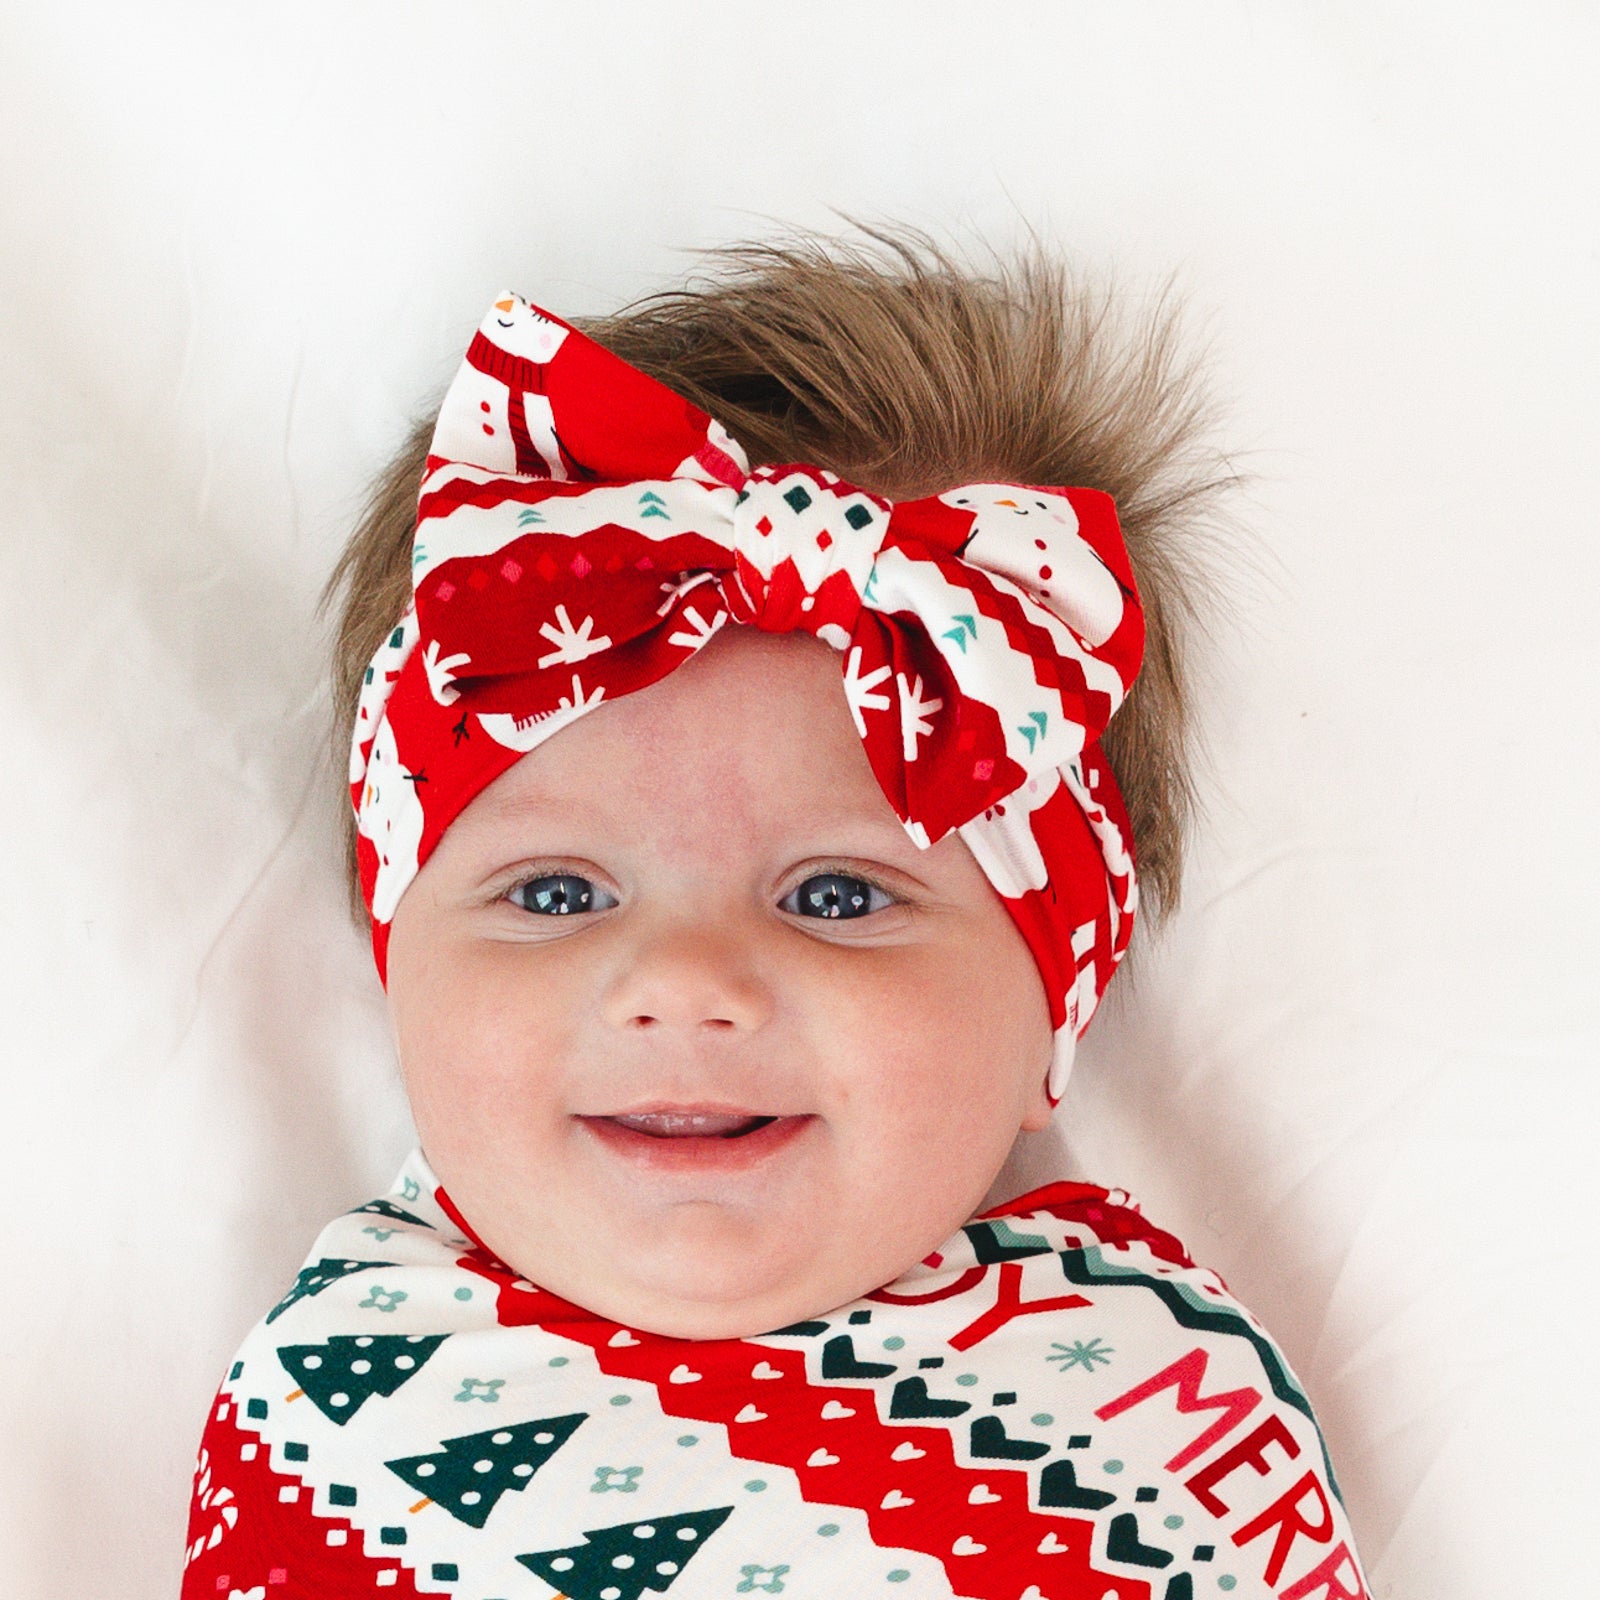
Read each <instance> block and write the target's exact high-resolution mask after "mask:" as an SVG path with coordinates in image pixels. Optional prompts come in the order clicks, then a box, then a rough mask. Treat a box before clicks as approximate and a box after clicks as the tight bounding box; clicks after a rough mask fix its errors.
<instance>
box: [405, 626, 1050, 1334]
mask: <svg viewBox="0 0 1600 1600" xmlns="http://www.w3.org/2000/svg"><path fill="white" fill-rule="evenodd" d="M388 970H389V1000H390V1005H391V1009H392V1013H393V1018H394V1025H395V1031H396V1036H397V1039H398V1042H399V1050H400V1061H401V1068H402V1071H403V1073H404V1076H405V1082H406V1089H407V1092H408V1094H409V1095H410V1099H411V1106H412V1111H413V1113H414V1115H415V1117H416V1122H417V1127H418V1131H419V1132H420V1134H421V1137H422V1144H423V1149H424V1151H425V1153H426V1154H427V1156H428V1159H429V1160H430V1162H431V1163H432V1165H433V1168H434V1170H435V1171H436V1172H437V1173H438V1174H439V1176H440V1179H441V1180H442V1182H443V1183H444V1185H445V1187H446V1189H447V1190H448V1191H449V1192H450V1194H451V1196H452V1198H453V1199H454V1200H455V1202H456V1204H457V1205H459V1206H460V1207H461V1209H462V1211H463V1212H464V1214H465V1215H466V1217H467V1219H468V1220H469V1221H470V1222H471V1224H472V1226H473V1228H474V1229H475V1230H476V1231H477V1233H478V1234H479V1236H480V1237H481V1238H482V1239H483V1240H484V1242H485V1243H486V1244H487V1245H488V1246H489V1247H490V1248H491V1249H492V1250H494V1251H495V1252H496V1253H497V1254H498V1255H499V1256H500V1257H501V1258H502V1259H503V1260H504V1261H506V1262H507V1263H508V1264H509V1265H511V1266H512V1267H514V1268H515V1269H516V1270H517V1271H518V1272H520V1273H522V1274H523V1275H524V1276H525V1277H527V1278H529V1279H531V1280H533V1281H534V1282H536V1283H538V1284H540V1285H541V1286H543V1287H544V1288H547V1289H549V1290H551V1291H553V1292H554V1293H556V1294H559V1295H561V1296H563V1297H565V1298H566V1299H569V1300H573V1301H575V1302H577V1303H579V1304H580V1305H583V1306H585V1307H587V1308H589V1309H590V1310H592V1311H595V1312H597V1313H599V1314H601V1315H603V1316H606V1317H609V1318H612V1319H614V1320H616V1321H619V1322H624V1323H627V1324H629V1325H630V1326H633V1327H638V1328H643V1329H648V1330H651V1331H653V1332H658V1333H665V1334H670V1335H675V1336H679V1337H684V1338H722V1337H730V1338H731V1337H739V1336H743V1335H746V1334H752V1333H759V1332H765V1331H768V1330H770V1329H773V1328H777V1327H782V1326H784V1325H785V1324H787V1323H791V1322H795V1321H799V1320H801V1319H803V1318H805V1317H807V1316H814V1315H816V1314H818V1313H821V1312H824V1311H828V1310H831V1309H833V1308H834V1307H835V1306H838V1305H841V1304H843V1303H844V1302H845V1301H847V1300H850V1299H853V1298H855V1297H856V1296H858V1295H860V1294H863V1293H865V1292H867V1291H868V1290H871V1289H873V1288H876V1287H877V1286H879V1285H880V1284H883V1283H887V1282H889V1281H891V1280H892V1279H894V1278H896V1277H897V1276H899V1275H900V1273H902V1272H903V1271H905V1270H906V1268H908V1267H910V1266H911V1265H912V1264H914V1263H915V1262H916V1261H918V1260H920V1259H921V1258H922V1257H924V1256H925V1255H927V1254H928V1253H929V1252H930V1251H931V1250H933V1249H934V1248H935V1247H936V1246H937V1245H938V1244H939V1243H940V1242H941V1241H943V1240H944V1239H946V1238H947V1237H948V1236H949V1235H950V1234H951V1233H953V1232H954V1231H955V1230H956V1229H957V1228H958V1227H960V1225H961V1224H962V1223H963V1222H965V1221H967V1219H968V1218H969V1217H970V1216H971V1215H972V1213H973V1211H974V1210H975V1209H976V1207H977V1206H978V1204H979V1202H980V1201H981V1200H982V1198H983V1195H984V1193H985V1191H986V1190H987V1189H988V1187H989V1185H990V1183H991V1182H992V1181H993V1179H994V1177H995V1174H996V1173H997V1172H998V1170H999V1168H1000V1165H1001V1163H1002V1162H1003V1161H1004V1159H1005V1156H1006V1153H1007V1151H1008V1150H1009V1149H1010V1147H1011V1144H1012V1141H1013V1139H1014V1137H1015V1136H1016V1134H1017V1132H1018V1130H1019V1129H1021V1128H1030V1129H1037V1128H1041V1127H1043V1126H1044V1125H1045V1123H1046V1122H1047V1121H1048V1118H1049V1114H1050V1110H1049V1103H1048V1101H1047V1099H1046V1098H1045V1093H1044V1084H1045V1076H1046V1072H1047V1069H1048V1065H1049V1059H1050V1047H1051V1035H1050V1022H1049V1014H1048V1010H1047V1007H1046V1002H1045V995H1044V988H1043V985H1042V983H1041V982H1040V979H1039V976H1038V972H1037V970H1036V968H1035V966H1034V963H1033V959H1032V956H1031V955H1030V954H1029V951H1028V948H1027V945H1026V944H1025V943H1024V942H1023V939H1022V936H1021V934H1019V933H1018V932H1017V930H1016V927H1015V926H1014V924H1013V923H1012V921H1011V919H1010V917H1009V916H1008V915H1007V913H1006V911H1005V909H1004V907H1003V905H1002V904H1001V902H1000V900H999V898H998V897H997V896H996V895H995V893H994V891H993V890H992V889H991V888H990V886H989V883H988V881H987V879H986V878H985V877H984V876H983V874H982V872H981V871H980V870H979V868H978V866H977V864H976V863H975V862H974V861H973V859H972V857H971V856H970V855H969V854H968V852H967V849H966V846H965V845H964V844H962V843H961V841H960V840H959V839H958V838H956V837H955V836H954V835H951V836H950V837H948V838H946V839H944V840H942V841H941V842H940V843H938V844H936V845H935V846H933V848H932V849H930V850H918V849H917V848H916V846H915V845H913V844H912V842H911V841H910V839H909V838H907V836H906V833H905V830H904V829H903V828H902V827H901V825H900V823H899V821H898V820H897V818H896V817H895V814H894V812H893V811H892V810H891V809H890V807H889V804H888V802H887V801H886V800H885V799H884V796H883V793H882V791H881V790H880V789H879V788H878V785H877V782H876V780H875V779H874V777H873V775H872V769H871V767H870V766H869V765H868V763H867V758H866V754H865V752H864V751H863V749H862V747H861V741H860V739H859V738H858V737H857V735H856V731H855V728H854V726H853V724H852V722H851V718H850V712H849V709H848V707H847V705H846V703H845V698H844V694H843V691H842V689H841V686H840V678H839V665H838V657H837V654H836V653H835V652H834V651H832V650H830V649H829V648H828V647H827V646H825V645H822V644H819V643H818V642H817V641H815V640H812V639H808V638H803V637H799V636H794V635H769V634H761V633H757V632H755V631H754V630H751V629H747V628H739V627H729V628H726V629H724V630H723V632H722V633H720V634H719V635H718V636H717V637H716V638H715V639H714V640H713V641H712V642H711V643H710V644H709V645H708V646H707V647H706V648H705V649H704V650H703V651H702V652H701V653H700V655H699V656H697V657H696V658H695V659H694V660H692V661H690V662H688V663H686V664H685V665H684V666H683V667H681V668H679V669H678V670H677V671H676V672H674V673H673V674H672V675H671V676H670V677H668V678H666V679H664V680H663V681H662V682H660V683H658V684H656V685H654V686H653V687H651V688H649V689H645V690H642V691H641V692H639V693H637V694H634V695H630V696H628V697H626V698H625V699H622V700H618V701H616V702H614V703H610V704H606V705H603V706H601V707H599V708H598V709H597V710H595V711H593V712H590V713H589V714H588V715H586V716H585V717H583V718H582V719H580V720H579V721H578V722H576V723H574V724H573V725H572V726H570V727H568V728H564V729H563V730H562V731H561V732H560V733H558V734H556V735H555V736H554V737H553V738H551V739H550V741H549V742H548V743H546V744H544V745H541V746H540V747H539V748H538V749H536V750H534V751H533V752H532V753H531V754H530V755H528V756H526V757H524V758H523V760H522V761H520V762H519V763H518V764H517V765H516V766H514V767H513V768H511V770H510V771H508V772H507V773H505V775H504V776H502V777H501V778H500V779H499V780H498V781H497V782H495V783H494V784H493V785H491V786H490V787H489V788H488V789H486V790H485V791H484V792H483V793H482V794H481V795H479V796H478V798H477V799H476V800H474V801H473V803H472V804H471V805H470V806H468V807H467V808H466V810H465V811H463V812H462V813H461V815H460V816H459V817H458V818H457V819H456V821H455V822H454V823H453V824H452V825H451V827H450V829H449V831H448V832H447V833H446V834H445V836H444V838H443V840H442V841H441V842H440V844H439V846H438V848H437V849H436V850H435V851H434V853H433V855H432V856H431V857H430V858H429V859H428V861H427V862H426V863H425V864H424V866H423V868H422V870H421V872H420V873H419V874H418V875H417V877H416V879H415V881H414V882H413V883H412V885H411V887H410V888H409V889H408V890H407V891H406V893H405V895H404V897H403V898H402V900H401V902H400V906H399V909H398V911H397V913H396V915H395V918H394V923H393V928H392V936H391V940H390V945H389V969H388ZM746 1129H750V1130H751V1131H745V1130H746Z"/></svg>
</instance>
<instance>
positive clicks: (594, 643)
mask: <svg viewBox="0 0 1600 1600" xmlns="http://www.w3.org/2000/svg"><path fill="white" fill-rule="evenodd" d="M539 632H540V633H542V634H543V635H544V636H545V638H547V639H548V640H549V641H550V642H551V644H553V645H554V646H555V649H554V650H551V651H549V652H547V653H546V654H545V655H542V656H540V657H539V665H540V666H541V667H549V666H553V665H554V664H555V663H556V662H558V661H562V662H576V661H583V660H585V659H586V658H587V657H589V656H592V655H598V654H599V653H600V652H601V651H602V650H609V649H610V648H611V636H610V635H609V634H604V633H603V634H601V635H600V637H599V638H598V639H596V638H593V637H591V635H592V634H593V633H594V618H593V617H585V618H584V619H583V621H582V622H581V623H579V624H578V625H577V626H576V627H574V626H573V623H572V618H571V617H570V616H568V615H567V608H566V607H565V606H557V607H556V618H555V621H554V622H553V623H551V622H541V623H540V624H539Z"/></svg>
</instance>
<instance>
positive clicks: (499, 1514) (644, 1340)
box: [183, 1153, 1367, 1600]
mask: <svg viewBox="0 0 1600 1600" xmlns="http://www.w3.org/2000/svg"><path fill="white" fill-rule="evenodd" d="M187 1556H188V1562H187V1567H186V1572H185V1579H184V1585H183V1595H184V1600H213V1597H218V1596H220V1597H222V1600H311V1597H316V1600H329V1597H334V1596H349V1595H363V1596H365V1595H376V1596H394V1597H400V1596H422V1595H432V1596H449V1597H459V1600H550V1597H552V1596H558V1595H559V1596H564V1597H566V1600H643V1597H645V1596H649V1595H658V1594H664V1595H668V1596H670V1600H732V1597H735V1596H738V1595H784V1596H786V1597H787V1600H851V1597H857V1596H863V1597H875V1596H889V1597H897V1600H934V1597H941V1600H942V1597H947V1596H967V1597H971V1600H1211V1597H1214V1596H1227V1597H1228V1600H1253V1597H1257V1596H1267V1595H1273V1596H1276V1597H1278V1600H1356V1597H1365V1596H1366V1593H1367V1591H1366V1588H1365V1585H1364V1583H1363V1580H1362V1577H1361V1574H1360V1571H1359V1568H1358V1565H1357V1561H1356V1557H1355V1555H1354V1553H1353V1546H1352V1543H1351V1539H1350V1535H1349V1531H1348V1529H1347V1526H1346V1522H1345V1516H1344V1512H1343V1509H1342V1507H1341V1505H1340V1502H1339V1499H1338V1496H1337V1493H1336V1490H1335V1485H1334V1480H1333V1476H1332V1473H1331V1470H1330V1468H1329V1465H1328V1462H1327V1458H1326V1456H1325V1453H1324V1450H1323V1445H1322V1440H1321V1436H1320V1434H1319V1432H1318V1429H1317V1426H1316V1423H1315V1421H1314V1419H1313V1417H1312V1414H1311V1410H1310V1407H1309V1405H1308V1403H1307V1400H1306V1397H1305V1394H1304V1392H1303V1391H1302V1389H1301V1388H1300V1385H1299V1383H1298V1382H1297V1381H1296V1379H1295V1377H1294V1375H1293V1373H1292V1372H1291V1371H1290V1370H1289V1368H1288V1366H1287V1365H1286V1364H1285V1362H1284V1360H1283V1357H1282V1356H1281V1355H1280V1354H1279V1352H1278V1350H1277V1348H1276V1347H1275V1346H1274V1345H1273V1343H1272V1341H1271V1340H1270V1339H1269V1338H1268V1337H1267V1335H1266V1334H1265V1333H1264V1332H1263V1331H1262V1329H1261V1328H1260V1326H1259V1325H1258V1324H1257V1323H1256V1321H1255V1320H1254V1319H1253V1318H1252V1317H1251V1316H1250V1314H1249V1313H1248V1312H1247V1311H1245V1310H1244V1309H1243V1308H1242V1307H1240V1306H1239V1305H1238V1304H1237V1303H1236V1302H1235V1301H1234V1300H1233V1299H1232V1298H1231V1296H1230V1295H1229V1294H1228V1292H1227V1289H1226V1288H1225V1287H1224V1285H1223V1284H1222V1282H1221V1280H1220V1279H1218V1278H1217V1277H1216V1276H1215V1275H1214V1274H1213V1273H1210V1272H1207V1271H1204V1270H1202V1269H1200V1268H1198V1267H1196V1266H1194V1265H1193V1264H1192V1263H1191V1262H1190V1261H1189V1259H1188V1257H1187V1256H1186V1255H1185V1254H1184V1252H1183V1249H1182V1247H1181V1246H1180V1245H1179V1244H1178V1242H1177V1241H1176V1240H1175V1239H1173V1238H1172V1237H1171V1236H1170V1235H1168V1234H1165V1233H1162V1232H1160V1231H1159V1230H1158V1229H1156V1228H1153V1227H1152V1226H1151V1225H1150V1224H1149V1223H1147V1222H1146V1221H1145V1220H1144V1218H1143V1217H1142V1216H1141V1215H1140V1214H1139V1212H1138V1210H1137V1208H1136V1207H1135V1206H1134V1204H1133V1203H1132V1202H1131V1201H1130V1200H1129V1198H1128V1197H1127V1195H1125V1194H1123V1193H1121V1192H1120V1191H1115V1190H1112V1191H1107V1190H1105V1189H1100V1188H1096V1187H1092V1186H1090V1185H1086V1184H1079V1183H1056V1184H1052V1185H1049V1186H1048V1187H1046V1188H1043V1189H1039V1190H1036V1191H1034V1192H1033V1193H1031V1194H1028V1195H1025V1196H1023V1197H1022V1198H1020V1199H1017V1200H1014V1201H1012V1202H1010V1203H1009V1204H1008V1205H1006V1206H1003V1207H1000V1208H998V1209H997V1210H995V1211H993V1212H989V1213H985V1214H984V1215H983V1216H981V1217H979V1218H977V1219H975V1220H974V1221H973V1222H971V1223H969V1224H968V1225H967V1226H966V1227H964V1228H963V1229H962V1230H961V1231H960V1232H959V1233H957V1234H956V1235H955V1236H954V1237H953V1238H952V1239H950V1240H949V1241H948V1242H947V1243H946V1244H944V1245H943V1246H942V1247H941V1248H940V1249H938V1250H937V1251H935V1252H933V1253H932V1254H931V1255H929V1256H928V1257H927V1258H926V1259H925V1260H923V1261H922V1262H920V1263H919V1264H918V1265H917V1266H915V1267H913V1268H912V1269H911V1271H909V1272H908V1273H906V1274H905V1275H904V1276H903V1277H901V1278H900V1279H898V1280H896V1282H894V1283H893V1284H891V1285H889V1286H887V1287H885V1288H883V1289H880V1290H877V1291H875V1292H874V1293H872V1294H869V1295H867V1296H865V1297H863V1298H862V1299H860V1300H857V1301H854V1302H852V1303H851V1304H849V1305H845V1306H841V1307H839V1308H838V1309H837V1310H835V1311H832V1312H830V1313H828V1314H827V1315H825V1316H818V1317H815V1318H813V1319H810V1320H808V1321H805V1322H800V1323H796V1324H794V1325H793V1326H791V1327H786V1328H781V1329H777V1330H775V1331H773V1332H771V1333H766V1334H761V1335H758V1336H755V1337H751V1338H745V1339H716V1340H703V1341H702V1340H684V1339H672V1338H666V1337H662V1336H658V1335H655V1334H650V1333H645V1332H642V1331H640V1330H637V1329H632V1328H627V1327H624V1326H621V1325H619V1324H617V1323H615V1322H609V1321H607V1320H605V1319H604V1318H601V1317H597V1316H594V1315H592V1314H591V1313H589V1312H587V1311H585V1310H584V1309H582V1308H581V1307H579V1306H576V1305H573V1304H571V1303H570V1302H567V1301H564V1300H561V1299H558V1298H557V1297H556V1296H554V1295H551V1294H548V1293H546V1292H545V1291H544V1290H542V1289H540V1288H538V1287H537V1286H536V1285H534V1284H531V1283H529V1282H527V1281H526V1280H525V1279H522V1278H519V1277H518V1276H517V1274H516V1273H515V1272H513V1271H511V1270H510V1269H509V1268H507V1267H506V1266H504V1265H503V1264H502V1263H501V1262H499V1261H498V1260H496V1259H495V1258H494V1256H493V1255H491V1254H490V1253H489V1252H488V1251H487V1250H486V1249H485V1248H483V1247H482V1246H481V1245H480V1244H478V1243H477V1242H476V1241H475V1240H474V1238H473V1236H472V1234H471V1230H470V1229H469V1228H468V1227H467V1226H466V1223H465V1221H464V1219H463V1218H462V1217H461V1216H460V1215H459V1214H458V1213H457V1212H456V1210H455V1208H454V1207H453V1206H452V1204H451V1202H450V1199H449V1197H448V1196H447V1195H446V1194H445V1192H444V1191H443V1190H442V1189H441V1188H440V1187H439V1184H438V1181H437V1179H436V1178H435V1177H434V1176H433V1174H432V1172H431V1171H430V1170H429V1168H428V1166H427V1164H426V1162H425V1161H424V1160H423V1158H422V1156H421V1155H420V1153H419V1154H415V1155H413V1156H412V1157H411V1158H410V1159H409V1160H408V1161H407V1163H406V1165H405V1167H404V1168H403V1169H402V1171H401V1174H400V1176H399V1178H398V1180H397V1181H396V1183H395V1186H394V1188H393V1189H392V1190H391V1192H390V1193H389V1195H388V1196H386V1197H385V1198H382V1199H378V1200H374V1201H372V1202H371V1203H370V1204H368V1205H365V1206H363V1207H361V1208H360V1209H358V1210H356V1211H353V1212H351V1213H349V1214H348V1215H346V1216H344V1217H341V1218H339V1219H338V1220H337V1221H335V1222H334V1223H332V1224H331V1225H330V1226H329V1227H328V1228H326V1229H325V1230H324V1231H323V1233H322V1235H321V1237H320V1238H319V1239H318V1240H317V1243H316V1246H315V1248H314V1249H313V1251H312V1253H311V1256H310V1259H309V1260H308V1262H307V1264H306V1266H305V1267H304V1268H303V1269H302V1270H301V1272H300V1274H299V1276H298V1277H297V1278H296V1280H295V1282H294V1285H293V1286H292V1288H291V1289H290V1290H289V1292H288V1293H287V1294H286V1295H285V1297H284V1298H283V1300H282V1301H281V1302H280V1303H279V1304H278V1306H277V1307H276V1308H275V1309H274V1310H273V1311H271V1312H270V1313H269V1314H268V1315H267V1317H266V1318H265V1319H264V1320H263V1321H262V1322H261V1323H260V1324H259V1325H258V1326H257V1327H256V1328H255V1330H254V1331H253V1332H252V1333H251V1334H250V1335H249V1337H248V1338H247V1339H246V1341H245V1343H244V1346H243V1348H242V1350H241V1351H240V1353H239V1356H238V1359H237V1360H236V1361H235V1362H234V1363H233V1365H232V1367H231V1368H230V1370H229V1372H228V1375H227V1378H226V1380H225V1381H224V1383H223V1384H222V1388H221V1391H220V1393H219V1394H218V1396H217V1400H216V1403H215V1405H214V1406H213V1408H212V1411H211V1415H210V1420H209V1423H208V1425H207V1428H206V1432H205V1437H204V1441H203V1445H202V1449H201V1454H200V1461H199V1466H198V1470H197V1473H196V1480H195V1489H194V1499H193V1508H192V1512H191V1519H190V1528H189V1547H188V1552H187Z"/></svg>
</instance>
